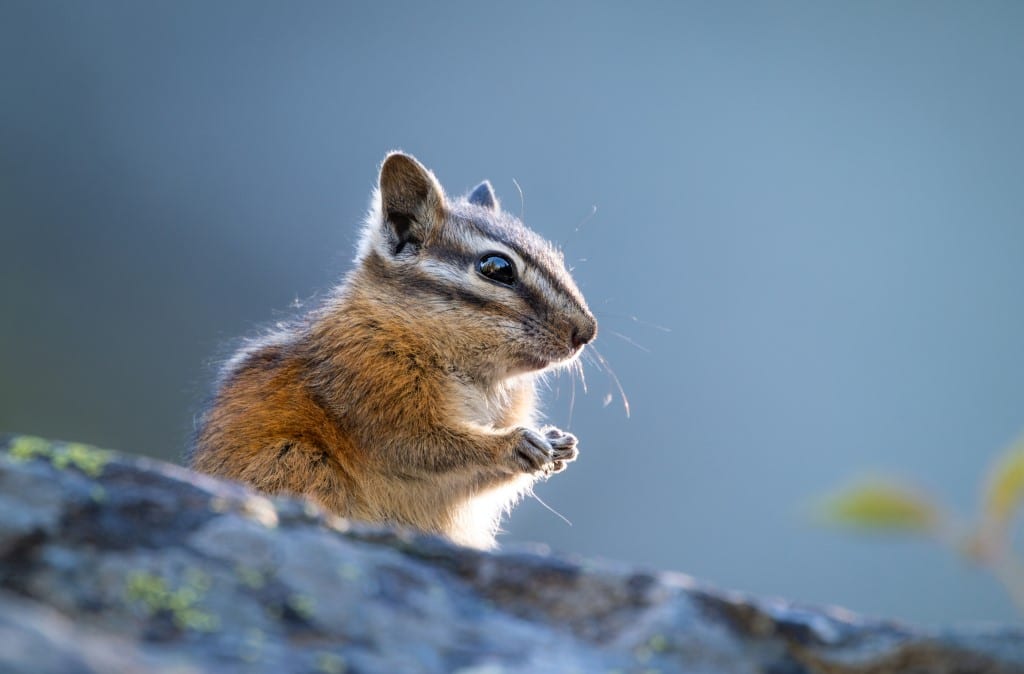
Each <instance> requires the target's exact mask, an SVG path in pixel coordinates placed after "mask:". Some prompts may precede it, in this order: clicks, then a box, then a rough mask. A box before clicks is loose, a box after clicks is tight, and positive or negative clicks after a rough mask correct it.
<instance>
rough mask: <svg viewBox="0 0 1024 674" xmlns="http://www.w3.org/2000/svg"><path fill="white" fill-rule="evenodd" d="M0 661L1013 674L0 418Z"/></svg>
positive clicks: (661, 577) (653, 576)
mask: <svg viewBox="0 0 1024 674" xmlns="http://www.w3.org/2000/svg"><path fill="white" fill-rule="evenodd" d="M0 671H2V672H32V673H36V672H60V673H62V674H63V673H66V672H103V673H104V674H106V673H108V672H175V673H186V672H274V673H277V672H323V673H327V674H332V673H333V674H339V673H342V672H346V673H356V672H388V673H393V672H403V673H404V672H445V673H448V672H462V673H463V674H470V673H473V674H485V673H487V674H491V673H495V674H496V673H498V672H523V673H530V674H535V673H544V672H555V673H559V674H561V673H563V672H581V673H586V674H589V673H591V672H594V673H609V674H610V673H611V672H620V673H623V674H624V673H626V672H650V673H653V672H662V673H668V672H771V673H774V674H798V673H800V672H829V673H855V672H856V673H864V674H866V673H869V672H870V673H872V674H881V673H884V672H949V673H952V672H963V673H967V672H972V673H974V672H1024V631H1022V630H1019V629H1012V628H1005V629H991V630H987V631H975V632H968V631H950V632H942V633H928V632H923V631H920V630H916V629H912V628H909V627H905V626H901V625H896V624H891V623H885V622H877V621H871V620H866V619H864V618H860V617H857V616H855V615H852V614H850V613H847V612H845V611H841V610H836V609H821V608H808V607H802V606H795V605H792V604H789V603H787V602H784V601H774V600H773V601H769V600H761V599H756V598H752V597H748V596H744V595H740V594H735V593H729V592H722V591H719V590H715V589H712V588H710V587H707V586H705V585H702V584H701V583H699V582H697V581H695V580H693V579H692V578H689V577H687V576H683V575H680V574H671V573H652V572H649V571H643V570H637V569H632V568H628V567H624V566H613V565H609V564H606V563H595V562H588V561H570V560H567V559H565V558H561V557H558V556H554V555H550V554H547V553H545V552H542V551H522V550H520V551H514V552H502V553H482V552H477V551H473V550H466V549H462V548H459V547H456V546H452V545H450V544H447V543H445V542H444V541H441V540H438V539H436V538H431V537H427V536H420V535H415V534H410V533H407V532H400V531H392V530H387V529H379V528H369V527H363V526H355V525H352V524H349V523H347V522H345V521H342V520H338V519H335V518H330V517H324V516H323V515H322V514H320V513H318V512H316V511H314V510H312V509H311V508H310V507H308V506H306V505H304V504H303V503H301V502H299V501H294V500H287V499H278V500H271V499H268V498H264V497H262V496H259V495H256V494H254V493H252V492H250V491H247V490H245V489H243V488H241V487H239V486H237V485H233V484H229V483H225V482H221V481H217V480H213V479H210V478H208V477H205V476H201V475H197V474H194V473H192V472H190V471H188V470H185V469H183V468H181V467H178V466H173V465H170V464H166V463H161V462H157V461H152V460H148V459H144V458H138V457H131V456H126V455H120V454H115V453H112V452H107V451H103V450H98V449H95V448H91V447H88V446H85V445H80V444H74V443H56V442H49V441H45V440H40V439H38V438H31V437H26V436H6V437H3V436H0Z"/></svg>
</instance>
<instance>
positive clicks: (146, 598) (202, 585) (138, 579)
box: [125, 571, 220, 632]
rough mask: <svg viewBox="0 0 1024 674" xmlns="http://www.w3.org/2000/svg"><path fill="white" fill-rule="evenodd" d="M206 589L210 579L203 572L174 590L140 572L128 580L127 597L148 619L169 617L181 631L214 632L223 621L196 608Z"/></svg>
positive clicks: (193, 573)
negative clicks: (154, 616) (164, 615)
mask: <svg viewBox="0 0 1024 674" xmlns="http://www.w3.org/2000/svg"><path fill="white" fill-rule="evenodd" d="M207 589H209V577H208V576H206V574H204V573H202V572H201V571H190V572H189V573H186V579H185V584H184V585H182V586H181V587H179V588H177V589H173V590H172V589H171V588H170V587H169V586H168V584H167V581H166V580H164V578H163V577H161V576H158V575H155V574H152V573H147V572H145V571H137V572H135V573H132V574H131V575H129V576H128V581H127V584H126V586H125V596H126V597H127V598H128V601H130V602H134V603H136V604H138V605H139V606H141V607H142V609H143V610H144V611H145V612H146V614H147V615H150V616H153V615H156V614H158V613H161V612H167V613H169V614H170V616H171V619H172V620H173V621H174V624H175V626H176V627H178V629H181V630H194V631H196V632H213V631H216V630H217V629H218V628H219V627H220V620H219V619H218V618H217V616H215V615H213V614H211V613H208V612H206V611H203V610H202V609H200V608H199V607H198V606H197V604H198V602H199V600H200V599H201V598H202V596H203V594H204V593H205V592H206V590H207Z"/></svg>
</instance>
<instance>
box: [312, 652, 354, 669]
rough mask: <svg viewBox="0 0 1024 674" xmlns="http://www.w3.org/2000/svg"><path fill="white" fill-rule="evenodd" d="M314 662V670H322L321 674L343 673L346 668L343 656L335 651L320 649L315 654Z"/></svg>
mask: <svg viewBox="0 0 1024 674" xmlns="http://www.w3.org/2000/svg"><path fill="white" fill-rule="evenodd" d="M315 663H316V671H318V672H323V674H345V671H346V670H347V669H348V665H347V664H345V658H343V657H341V656H340V655H338V654H337V653H328V652H326V651H321V652H320V653H317V654H316V658H315Z"/></svg>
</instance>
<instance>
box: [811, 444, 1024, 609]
mask: <svg viewBox="0 0 1024 674" xmlns="http://www.w3.org/2000/svg"><path fill="white" fill-rule="evenodd" d="M1022 500H1024V435H1022V436H1021V437H1020V438H1018V440H1017V441H1016V442H1015V443H1013V444H1012V445H1011V446H1010V447H1009V448H1008V449H1007V450H1006V451H1005V452H1003V454H1002V455H1000V456H999V457H998V458H997V459H996V460H995V462H994V463H993V465H992V468H991V469H990V470H989V474H988V479H987V480H986V481H985V483H984V485H983V487H982V493H981V499H980V502H981V508H980V512H979V513H978V514H977V515H976V516H975V517H974V518H973V519H971V520H967V522H966V523H964V521H961V520H960V519H958V518H956V517H955V516H954V515H952V514H950V513H949V512H948V511H945V510H944V509H942V508H940V506H939V504H938V503H937V502H936V501H935V500H934V499H933V498H932V497H930V496H928V495H926V494H924V493H923V492H921V491H919V490H918V489H915V488H914V487H911V486H909V485H905V484H901V483H899V482H896V481H893V480H890V479H878V478H875V479H871V480H864V481H860V482H857V483H853V484H851V485H850V486H848V487H845V488H842V489H839V490H837V491H836V492H835V493H834V494H832V495H831V496H830V497H829V498H828V500H827V501H826V503H825V507H824V515H825V517H826V519H827V521H828V522H830V523H832V524H834V525H838V526H846V527H852V528H857V529H861V530H873V531H887V532H895V533H904V534H924V535H926V536H928V537H930V538H932V539H934V540H935V541H937V542H939V543H940V544H942V545H943V546H944V547H947V548H949V549H951V550H953V551H954V552H956V553H957V554H959V555H962V556H963V557H966V558H967V559H968V560H970V561H971V562H973V563H975V564H977V565H979V566H981V567H983V568H985V569H987V570H989V571H990V572H991V573H992V574H993V575H994V576H995V577H996V578H997V579H998V580H999V581H1000V582H1001V583H1002V584H1003V586H1004V587H1005V588H1006V590H1007V592H1008V593H1009V594H1010V597H1011V598H1012V599H1013V601H1014V603H1015V604H1016V606H1017V608H1018V609H1019V610H1020V611H1021V613H1022V614H1024V563H1022V562H1021V560H1020V559H1018V558H1017V557H1016V556H1015V555H1014V551H1013V547H1012V541H1011V535H1010V531H1011V528H1010V524H1011V523H1012V521H1013V518H1014V516H1015V515H1016V513H1017V511H1018V510H1019V508H1020V505H1021V501H1022Z"/></svg>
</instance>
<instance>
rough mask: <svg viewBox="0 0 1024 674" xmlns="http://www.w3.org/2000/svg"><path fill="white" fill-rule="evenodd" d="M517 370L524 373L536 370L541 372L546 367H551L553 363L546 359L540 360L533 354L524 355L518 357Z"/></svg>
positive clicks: (539, 357)
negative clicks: (519, 369)
mask: <svg viewBox="0 0 1024 674" xmlns="http://www.w3.org/2000/svg"><path fill="white" fill-rule="evenodd" d="M518 360H519V363H518V365H519V368H521V369H522V370H523V371H524V372H533V371H536V370H543V369H544V368H546V367H547V366H549V365H551V363H553V362H554V361H552V360H550V359H548V358H542V357H541V356H539V355H537V354H535V353H524V354H520V356H519V359H518Z"/></svg>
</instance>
